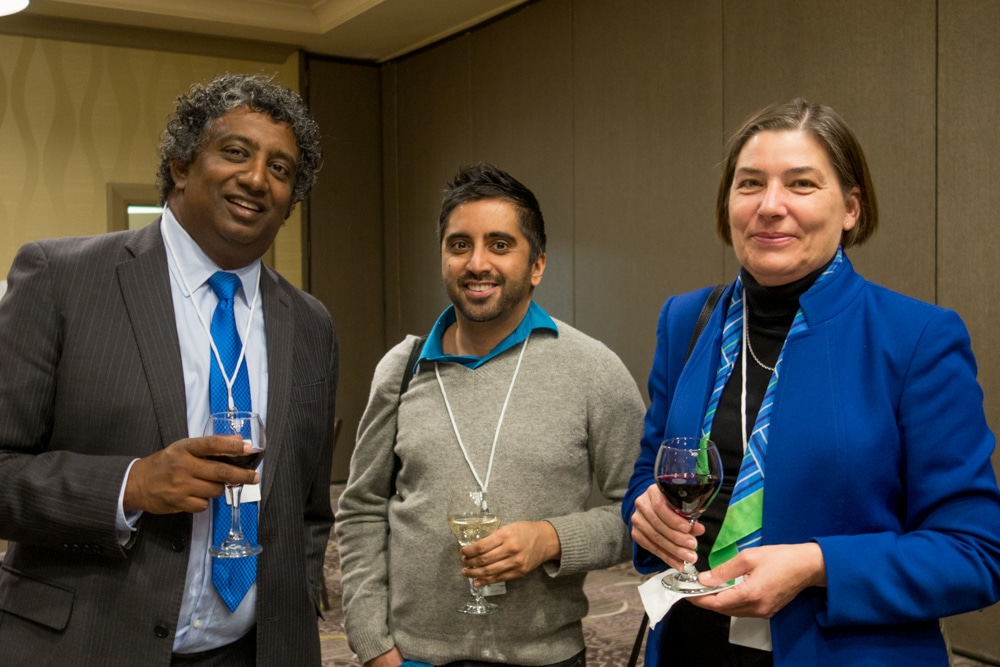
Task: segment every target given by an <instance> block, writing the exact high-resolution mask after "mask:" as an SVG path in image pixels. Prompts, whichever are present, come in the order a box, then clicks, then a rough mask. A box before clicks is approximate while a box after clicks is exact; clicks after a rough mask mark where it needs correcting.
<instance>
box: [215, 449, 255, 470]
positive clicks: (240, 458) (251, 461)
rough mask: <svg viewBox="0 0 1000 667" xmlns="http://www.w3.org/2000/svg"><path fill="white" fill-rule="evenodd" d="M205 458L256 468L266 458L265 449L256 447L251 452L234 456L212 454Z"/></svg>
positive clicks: (250, 468) (249, 468) (240, 466)
mask: <svg viewBox="0 0 1000 667" xmlns="http://www.w3.org/2000/svg"><path fill="white" fill-rule="evenodd" d="M205 458H206V459H209V460H212V461H218V462H219V463H225V464H228V465H231V466H236V467H238V468H246V469H247V470H254V469H255V468H256V467H257V464H258V463H260V460H261V459H262V458H264V450H263V449H256V450H254V451H252V452H250V453H249V454H239V455H233V456H230V455H229V454H211V455H209V456H206V457H205Z"/></svg>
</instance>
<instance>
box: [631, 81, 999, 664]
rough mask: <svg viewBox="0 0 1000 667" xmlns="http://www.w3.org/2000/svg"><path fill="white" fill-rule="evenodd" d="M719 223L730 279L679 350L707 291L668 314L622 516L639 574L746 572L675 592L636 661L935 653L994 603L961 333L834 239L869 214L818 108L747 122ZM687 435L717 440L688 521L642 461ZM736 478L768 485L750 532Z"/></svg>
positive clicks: (862, 172)
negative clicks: (707, 589) (710, 493)
mask: <svg viewBox="0 0 1000 667" xmlns="http://www.w3.org/2000/svg"><path fill="white" fill-rule="evenodd" d="M716 217H717V226H718V232H719V234H720V236H721V237H722V239H723V240H724V241H725V242H726V243H728V244H731V245H732V246H733V249H734V251H735V253H736V256H737V258H738V260H739V262H740V265H741V271H740V274H739V276H738V277H737V279H736V281H734V282H733V283H732V284H730V285H728V286H727V287H726V289H725V290H724V291H723V293H722V296H721V298H720V299H719V302H718V304H717V305H716V306H715V308H714V310H713V311H712V314H711V317H710V319H709V320H708V323H707V325H706V326H705V328H704V330H703V332H702V333H701V335H700V337H699V338H698V340H697V344H696V345H695V347H694V348H693V350H692V351H691V354H690V357H688V358H685V356H686V355H685V353H686V351H687V347H688V344H689V341H690V339H691V336H692V331H693V329H694V326H695V320H696V318H697V316H698V313H699V311H700V310H701V308H702V306H703V304H704V303H705V301H706V297H707V295H708V293H709V291H710V290H709V289H704V290H699V291H697V292H693V293H690V294H686V295H682V296H677V297H671V298H670V299H668V300H667V302H666V304H665V305H664V307H663V310H662V313H661V315H660V319H659V323H658V326H657V348H656V355H655V359H654V362H653V368H652V371H651V373H650V378H649V394H650V399H651V404H650V407H649V410H648V412H647V414H646V430H645V435H644V437H643V440H642V451H641V454H640V456H639V459H638V461H637V462H636V466H635V471H634V474H633V476H632V480H631V483H630V485H629V491H628V494H627V495H626V497H625V499H624V502H623V505H622V512H623V516H624V518H625V521H626V523H628V524H629V526H630V528H631V532H632V537H633V539H634V540H635V552H634V559H635V565H636V567H637V568H638V569H639V571H641V572H644V573H652V572H659V571H662V570H664V569H665V568H666V567H668V566H669V567H673V568H677V569H680V568H682V567H683V564H684V562H685V561H688V562H691V561H697V566H698V569H699V570H703V572H702V574H701V575H700V579H701V581H702V583H705V584H719V583H723V582H726V581H729V580H734V579H736V578H737V577H742V580H740V583H738V585H736V586H735V587H733V588H730V589H727V590H723V591H721V592H719V593H715V594H712V595H706V596H703V597H692V598H688V599H686V600H683V601H681V602H678V603H677V604H676V605H674V606H673V607H672V608H671V610H670V612H669V614H668V615H667V617H666V618H665V619H664V620H663V621H662V622H661V623H660V624H658V625H657V626H656V629H655V630H654V631H651V633H650V637H649V639H648V641H647V646H648V649H647V656H646V663H645V664H646V665H648V666H650V667H652V666H655V665H664V664H668V663H669V664H678V665H683V664H691V663H692V662H693V663H694V664H705V665H709V664H711V665H771V664H773V665H779V666H782V667H784V666H786V665H803V666H805V665H808V666H810V667H812V666H816V665H837V666H840V665H861V664H864V665H901V664H905V665H940V666H942V667H944V666H946V665H947V664H948V656H947V650H946V648H945V643H944V640H943V638H942V635H941V631H940V627H939V619H940V618H941V617H943V616H948V615H952V614H957V613H962V612H966V611H970V610H974V609H979V608H982V607H986V606H988V605H991V604H993V603H994V602H996V601H997V600H998V599H1000V492H998V489H997V482H996V477H995V475H994V472H993V468H992V465H991V462H990V455H991V453H992V451H993V448H994V444H995V440H994V436H993V434H992V433H991V431H990V429H989V427H988V426H987V424H986V417H985V415H984V412H983V393H982V390H981V388H980V387H979V384H978V383H977V381H976V362H975V359H974V358H973V355H972V350H971V346H970V341H969V336H968V333H967V331H966V329H965V326H964V325H963V323H962V321H961V319H960V318H959V317H958V315H957V314H955V313H954V312H952V311H949V310H945V309H943V308H939V307H937V306H934V305H930V304H927V303H923V302H920V301H917V300H915V299H912V298H909V297H906V296H903V295H901V294H897V293H895V292H892V291H890V290H888V289H885V288H883V287H880V286H878V285H875V284H872V283H870V282H868V281H866V280H865V279H864V278H862V277H861V276H860V275H858V274H857V273H855V272H854V269H853V267H852V266H851V263H850V261H849V260H848V259H847V257H846V255H845V254H844V251H843V249H844V248H850V247H851V246H853V245H858V244H860V243H863V242H864V241H865V240H867V239H868V238H869V237H870V236H871V234H872V233H873V232H874V231H875V228H876V226H877V221H878V207H877V204H876V200H875V193H874V189H873V187H872V184H871V179H870V176H869V173H868V168H867V165H866V163H865V159H864V155H863V153H862V151H861V148H860V146H859V145H858V143H857V140H856V138H855V137H854V135H853V134H852V133H851V131H850V129H849V128H847V126H846V125H845V124H844V122H843V120H842V119H840V117H839V116H838V115H837V114H836V113H835V112H834V111H833V110H832V109H830V108H828V107H824V106H821V105H815V104H811V103H809V102H807V101H805V100H793V101H791V102H788V103H784V104H777V105H773V106H771V107H768V108H766V109H763V110H762V111H760V112H758V113H757V114H755V115H754V116H752V117H751V118H750V119H748V120H747V121H746V122H745V124H744V125H743V126H742V127H741V128H740V130H739V131H737V133H736V134H735V135H734V136H733V138H732V139H731V140H730V142H729V144H728V146H727V154H726V158H725V161H724V163H723V177H722V181H721V183H720V187H719V197H718V204H717V211H716ZM694 434H698V435H701V436H708V437H710V438H711V439H712V440H713V441H714V442H715V443H716V444H717V446H718V448H719V449H720V451H721V453H722V457H723V461H724V467H725V481H724V485H723V489H722V491H721V492H720V493H719V496H718V497H717V498H716V499H715V501H714V502H713V504H712V505H711V506H710V508H709V510H708V511H707V512H706V513H705V514H704V515H703V516H702V517H701V520H700V521H699V522H698V523H695V524H694V525H693V526H690V525H689V524H688V523H687V521H686V520H685V519H684V518H683V517H681V516H680V515H678V514H676V513H675V512H674V511H673V510H671V509H670V508H669V506H668V505H667V504H666V502H665V500H664V498H663V496H662V494H661V493H660V492H659V490H658V489H657V488H656V486H655V484H653V464H654V460H655V457H656V451H657V449H658V446H659V443H660V442H661V441H662V440H663V439H664V438H666V437H671V436H686V435H694ZM744 452H749V455H747V456H745V455H744ZM741 476H746V477H747V478H748V479H751V478H753V477H754V476H757V477H759V478H762V479H763V483H762V485H763V492H762V493H763V500H762V505H757V507H758V509H757V510H756V521H757V523H756V525H754V524H753V522H752V521H751V522H750V524H751V525H750V527H749V529H750V530H749V532H747V531H743V532H740V530H739V529H740V526H739V525H737V524H738V522H737V521H736V519H735V515H736V514H739V512H729V511H728V510H727V508H728V506H729V502H730V499H731V498H742V497H744V496H745V494H746V492H745V491H743V490H742V489H740V488H736V484H737V482H736V480H737V478H738V477H741ZM741 484H742V482H741ZM734 490H735V493H734ZM746 497H749V496H746ZM757 497H758V498H759V497H760V496H757ZM750 506H751V507H752V505H750ZM744 514H747V513H746V512H744ZM748 514H749V515H753V514H754V512H753V511H750V512H749V513H748ZM727 517H733V518H731V519H727ZM727 521H732V524H731V525H726V522H727ZM754 528H756V530H753V529H754ZM720 531H721V534H722V535H723V538H720V539H717V538H718V536H719V535H720ZM727 536H728V537H727ZM734 536H735V537H734ZM729 538H733V539H734V540H735V543H732V542H731V540H730V539H729ZM696 546H697V549H698V551H697V552H695V547H696ZM732 617H741V618H740V620H738V621H736V622H735V624H733V622H732V620H731V619H732ZM747 619H749V620H747ZM731 633H732V634H731ZM734 642H735V643H734Z"/></svg>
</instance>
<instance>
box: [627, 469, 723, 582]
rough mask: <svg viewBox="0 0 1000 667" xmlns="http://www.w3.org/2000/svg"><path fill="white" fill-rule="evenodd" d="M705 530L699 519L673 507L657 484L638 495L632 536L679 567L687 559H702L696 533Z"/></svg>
mask: <svg viewBox="0 0 1000 667" xmlns="http://www.w3.org/2000/svg"><path fill="white" fill-rule="evenodd" d="M704 532H705V526H703V525H701V524H700V523H697V522H695V524H694V525H692V524H690V523H688V520H687V519H685V518H684V517H682V516H681V515H680V514H678V513H677V512H675V511H674V510H673V509H671V507H670V506H669V505H668V504H667V501H666V499H665V498H664V497H663V493H662V492H661V491H660V489H659V488H657V486H656V484H650V485H649V488H647V489H646V491H645V493H643V494H642V495H641V496H639V497H638V498H636V499H635V511H634V512H633V513H632V539H633V540H635V543H636V544H638V545H639V546H640V547H642V548H643V549H645V550H646V551H648V552H649V553H651V554H653V555H654V556H656V557H657V558H659V559H660V560H662V561H663V562H664V563H666V564H667V565H669V566H670V567H672V568H674V569H675V570H678V571H679V570H683V569H684V563H685V562H687V563H694V562H696V561H697V560H698V554H697V553H695V548H697V546H698V540H696V539H695V536H696V535H702V534H703V533H704Z"/></svg>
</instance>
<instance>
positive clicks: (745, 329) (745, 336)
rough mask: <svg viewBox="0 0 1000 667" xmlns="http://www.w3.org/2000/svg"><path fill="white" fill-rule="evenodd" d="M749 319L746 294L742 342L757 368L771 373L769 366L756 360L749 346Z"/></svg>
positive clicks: (744, 298) (772, 370) (771, 369)
mask: <svg viewBox="0 0 1000 667" xmlns="http://www.w3.org/2000/svg"><path fill="white" fill-rule="evenodd" d="M749 319H750V314H749V313H748V312H747V298H746V294H744V295H743V340H744V342H745V343H746V345H745V346H744V347H746V349H747V350H749V351H750V356H751V357H752V358H753V360H754V361H756V362H757V365H758V366H760V367H761V368H763V369H764V370H765V371H767V372H769V373H773V372H774V368H772V367H771V366H766V365H764V362H762V361H761V360H760V359H758V358H757V355H756V354H755V353H754V351H753V347H751V345H750V327H749V325H748V324H747V322H748V321H749Z"/></svg>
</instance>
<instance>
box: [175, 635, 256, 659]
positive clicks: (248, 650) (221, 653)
mask: <svg viewBox="0 0 1000 667" xmlns="http://www.w3.org/2000/svg"><path fill="white" fill-rule="evenodd" d="M256 664H257V628H253V629H251V630H250V632H248V633H246V634H245V635H243V636H242V637H240V638H239V639H237V640H236V641H234V642H233V643H232V644H226V645H225V646H220V647H219V648H213V649H211V650H208V651H201V652H199V653H174V654H173V655H172V656H171V657H170V667H254V665H256Z"/></svg>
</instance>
